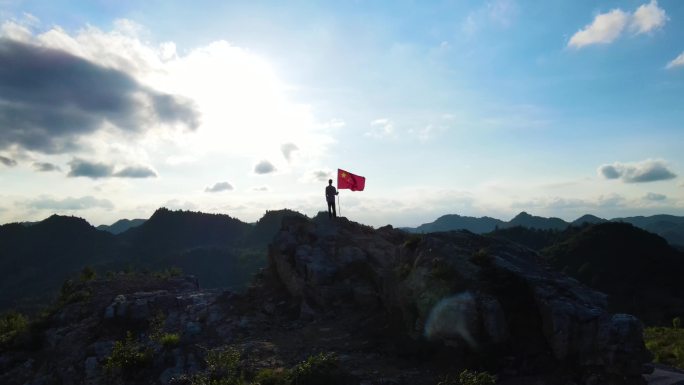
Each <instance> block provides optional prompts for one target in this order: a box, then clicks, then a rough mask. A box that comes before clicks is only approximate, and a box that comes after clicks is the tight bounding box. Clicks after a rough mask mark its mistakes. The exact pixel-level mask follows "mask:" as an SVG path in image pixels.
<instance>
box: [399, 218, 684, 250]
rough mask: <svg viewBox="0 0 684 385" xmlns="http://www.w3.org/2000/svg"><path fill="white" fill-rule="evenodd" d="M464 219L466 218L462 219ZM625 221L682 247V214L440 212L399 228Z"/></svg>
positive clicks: (479, 229)
mask: <svg viewBox="0 0 684 385" xmlns="http://www.w3.org/2000/svg"><path fill="white" fill-rule="evenodd" d="M464 219H467V220H464ZM603 222H626V223H630V224H632V225H634V226H636V227H639V228H641V229H643V230H646V231H649V232H652V233H655V234H658V235H660V236H661V237H663V238H665V239H666V240H667V241H668V242H669V243H670V244H671V245H673V246H675V247H680V248H681V247H682V246H684V216H682V217H680V216H676V215H669V214H656V215H651V216H634V217H617V218H613V219H605V218H600V217H598V216H595V215H592V214H585V215H582V216H580V217H579V218H577V219H575V220H574V221H571V222H567V221H565V220H563V219H561V218H555V217H550V218H547V217H541V216H534V215H531V214H529V213H527V212H525V211H522V212H521V213H519V214H518V215H516V216H515V217H513V218H512V219H511V220H510V221H503V220H500V219H496V218H491V217H488V216H484V217H465V216H460V215H458V214H447V215H442V216H440V217H439V218H437V219H436V220H435V221H433V222H429V223H424V224H421V225H419V226H417V227H401V229H402V230H405V231H408V232H412V233H430V232H436V231H451V230H468V231H470V232H473V233H475V234H485V233H489V232H492V231H494V230H496V229H497V228H510V227H516V226H522V227H526V228H532V229H539V230H549V229H551V230H557V231H561V230H564V229H565V228H567V227H568V226H581V225H582V224H583V223H590V224H594V223H603Z"/></svg>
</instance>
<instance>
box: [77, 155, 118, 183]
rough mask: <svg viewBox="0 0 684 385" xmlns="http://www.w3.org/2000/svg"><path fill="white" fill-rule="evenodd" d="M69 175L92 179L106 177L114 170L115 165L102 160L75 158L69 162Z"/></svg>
mask: <svg viewBox="0 0 684 385" xmlns="http://www.w3.org/2000/svg"><path fill="white" fill-rule="evenodd" d="M69 168H70V170H69V173H68V174H67V176H69V177H79V176H84V177H87V178H91V179H98V178H106V177H109V176H111V175H112V173H113V172H114V166H112V165H111V164H106V163H101V162H91V161H88V160H84V159H79V158H75V159H73V160H72V161H71V162H69Z"/></svg>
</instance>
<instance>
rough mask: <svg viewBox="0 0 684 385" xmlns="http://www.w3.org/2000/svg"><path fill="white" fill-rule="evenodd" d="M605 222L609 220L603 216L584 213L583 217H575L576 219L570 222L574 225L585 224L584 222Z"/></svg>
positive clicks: (591, 223)
mask: <svg viewBox="0 0 684 385" xmlns="http://www.w3.org/2000/svg"><path fill="white" fill-rule="evenodd" d="M604 222H608V220H607V219H603V218H599V217H597V216H596V215H591V214H585V215H582V216H581V217H579V218H577V219H575V220H574V221H572V222H571V223H570V224H571V225H572V226H582V225H584V224H590V225H593V224H596V223H604Z"/></svg>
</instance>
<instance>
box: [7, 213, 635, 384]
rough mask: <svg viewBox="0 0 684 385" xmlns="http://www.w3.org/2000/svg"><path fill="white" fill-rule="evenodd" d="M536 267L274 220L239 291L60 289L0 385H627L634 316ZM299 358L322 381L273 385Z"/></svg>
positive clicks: (400, 238)
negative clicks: (247, 283)
mask: <svg viewBox="0 0 684 385" xmlns="http://www.w3.org/2000/svg"><path fill="white" fill-rule="evenodd" d="M537 259H538V258H537V255H536V254H535V253H534V252H532V251H529V250H527V249H523V248H521V247H518V246H515V245H513V244H510V243H507V242H504V241H496V240H492V239H489V238H485V237H482V236H478V235H474V234H471V233H467V232H452V233H437V234H429V235H424V236H417V235H410V234H407V233H404V232H402V231H399V230H395V229H392V228H390V227H385V228H381V229H378V230H374V229H372V228H370V227H366V226H362V225H359V224H356V223H353V222H350V221H347V220H346V219H344V218H338V219H337V220H334V221H330V220H329V219H328V218H327V216H319V217H317V218H314V219H313V220H311V219H307V218H286V219H284V223H283V227H282V230H281V231H280V232H279V233H278V235H277V236H276V238H275V239H274V241H273V242H272V243H271V245H270V247H269V260H270V265H269V267H268V268H266V269H265V270H263V271H262V272H260V273H259V274H258V275H257V277H256V278H255V281H254V284H253V285H252V287H251V288H250V289H249V290H248V291H247V292H246V293H243V294H236V293H231V292H228V291H216V290H214V291H207V290H201V289H199V288H198V285H197V282H196V281H194V280H192V279H187V278H169V277H166V278H159V277H153V276H129V275H121V276H116V277H113V278H110V279H107V280H95V281H88V282H81V283H77V284H73V285H67V287H65V289H64V290H63V296H62V299H61V301H60V303H59V306H56V307H55V308H53V310H52V311H51V312H49V314H47V315H46V316H45V317H43V318H42V319H41V320H40V322H37V323H35V324H34V325H33V326H32V327H31V328H30V329H29V330H28V331H26V332H25V333H23V334H21V335H19V336H17V337H16V338H14V339H13V340H11V341H9V342H3V343H0V383H2V384H36V385H37V384H84V383H85V384H105V383H125V384H200V383H208V381H209V382H210V380H219V379H223V380H222V381H224V382H221V383H226V384H256V383H259V382H258V381H259V378H261V381H262V385H263V384H267V383H270V384H283V385H284V384H290V383H309V384H319V383H320V384H323V383H325V384H345V385H346V384H355V385H356V384H363V385H372V384H395V385H399V384H406V385H408V384H411V385H416V384H418V385H420V384H424V385H435V384H437V383H438V382H439V381H440V380H443V379H444V376H445V375H447V374H449V375H452V377H451V378H453V375H454V374H458V373H459V371H460V370H461V369H463V368H472V369H477V370H488V371H490V372H495V373H496V374H497V375H498V376H499V384H508V385H513V384H523V383H525V384H528V383H543V384H559V385H567V384H570V383H574V384H641V383H643V379H642V377H641V372H642V369H643V364H644V362H646V361H647V360H648V354H647V351H646V350H645V348H644V345H643V341H642V336H641V324H640V322H639V321H638V320H637V319H635V318H634V317H632V316H629V315H611V314H608V313H607V312H606V310H605V306H606V305H605V302H606V301H605V297H604V296H603V295H602V294H600V293H597V292H595V291H592V290H590V289H588V288H586V287H584V286H582V285H581V284H579V283H578V282H577V281H575V280H572V279H570V278H567V277H565V276H563V275H560V274H558V273H554V272H552V271H550V270H547V269H546V268H544V267H543V266H542V265H540V264H539V261H538V260H537ZM0 342H1V341H0ZM234 353H235V354H234ZM320 353H325V354H327V353H332V354H334V357H336V358H335V362H334V363H331V361H330V360H329V359H328V358H329V357H331V356H328V355H322V356H321V355H319V354H320ZM216 357H219V358H221V357H223V358H226V357H227V359H228V363H225V362H224V363H221V362H218V364H217V362H216ZM231 357H233V358H231ZM307 357H319V359H318V361H317V362H319V364H320V363H321V362H323V366H322V367H324V368H325V370H327V372H326V373H327V376H328V377H325V378H327V379H326V380H324V381H323V382H321V381H322V380H320V379H319V380H318V381H313V382H312V381H311V380H310V381H309V382H306V381H295V380H293V379H292V377H282V376H281V377H279V378H280V379H279V380H276V379H275V378H276V377H277V376H278V373H284V372H287V371H288V370H290V368H295V367H297V365H298V363H301V362H302V361H303V360H306V359H307ZM320 357H323V358H320ZM212 360H213V361H212ZM224 361H225V360H224ZM314 361H315V360H314ZM222 365H223V366H222ZM305 366H306V365H305ZM305 366H299V368H300V369H301V368H302V367H305ZM217 367H218V368H219V369H221V370H218V371H216V368H217ZM308 367H309V368H310V367H311V365H309V366H308ZM269 370H270V372H269ZM264 373H266V374H269V373H270V376H271V377H269V378H270V381H271V382H267V381H266V382H264V379H263V378H264V377H263V375H264ZM289 373H290V374H291V375H292V373H300V374H301V373H302V370H299V371H296V370H291V371H290V372H289ZM226 376H227V377H226ZM259 376H262V377H259ZM226 378H227V379H226ZM240 381H242V382H240ZM217 383H218V382H217Z"/></svg>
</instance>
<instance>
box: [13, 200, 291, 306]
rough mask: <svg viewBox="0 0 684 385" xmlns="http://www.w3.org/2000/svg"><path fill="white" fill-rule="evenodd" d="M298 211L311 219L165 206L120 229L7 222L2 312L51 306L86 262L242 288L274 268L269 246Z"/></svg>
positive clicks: (54, 219)
mask: <svg viewBox="0 0 684 385" xmlns="http://www.w3.org/2000/svg"><path fill="white" fill-rule="evenodd" d="M291 215H299V216H303V215H302V214H300V213H297V212H295V211H291V210H279V211H270V212H267V213H266V215H264V217H263V218H262V219H260V220H259V221H258V222H257V223H256V224H255V225H251V224H247V223H244V222H242V221H240V220H238V219H235V218H232V217H230V216H228V215H221V214H206V213H200V212H191V211H171V210H168V209H165V208H161V209H159V210H157V211H156V212H155V213H154V214H153V215H152V216H151V217H150V218H149V219H148V220H146V221H144V223H142V224H140V225H139V226H136V227H131V228H129V229H128V230H126V231H124V232H122V233H119V234H112V233H110V232H107V231H100V230H98V229H96V228H95V227H93V226H91V225H90V224H89V223H88V222H86V221H85V220H83V219H81V218H76V217H64V216H58V215H53V216H51V217H49V218H47V219H45V220H43V221H41V222H37V223H36V224H34V225H31V226H25V225H23V224H19V223H13V224H6V225H3V226H0V311H1V310H2V309H3V308H7V307H10V306H15V305H28V304H29V302H31V303H45V302H46V300H48V299H50V297H52V296H53V295H55V293H56V291H57V290H58V289H59V287H60V285H61V284H62V283H63V282H64V281H65V280H66V279H67V278H71V277H74V276H75V275H77V274H78V273H79V271H80V270H81V269H83V268H84V267H85V266H90V267H93V268H95V269H96V270H97V271H98V272H99V273H105V272H106V271H121V270H127V269H129V268H133V269H138V270H148V271H158V270H165V269H168V268H171V267H180V268H181V269H182V270H183V271H184V272H185V273H187V274H193V275H195V276H197V277H198V278H199V282H200V284H201V285H202V286H203V287H229V288H232V289H236V290H237V289H240V288H243V287H245V286H246V285H247V284H248V283H249V281H250V280H251V277H252V274H254V273H255V272H256V271H257V270H258V269H259V268H261V267H264V266H265V265H266V252H267V245H268V243H269V242H270V241H271V239H272V238H273V236H274V235H275V233H276V232H277V231H278V230H279V229H280V222H281V221H282V219H283V218H285V217H287V216H291ZM18 299H21V304H18V303H17V300H18Z"/></svg>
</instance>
